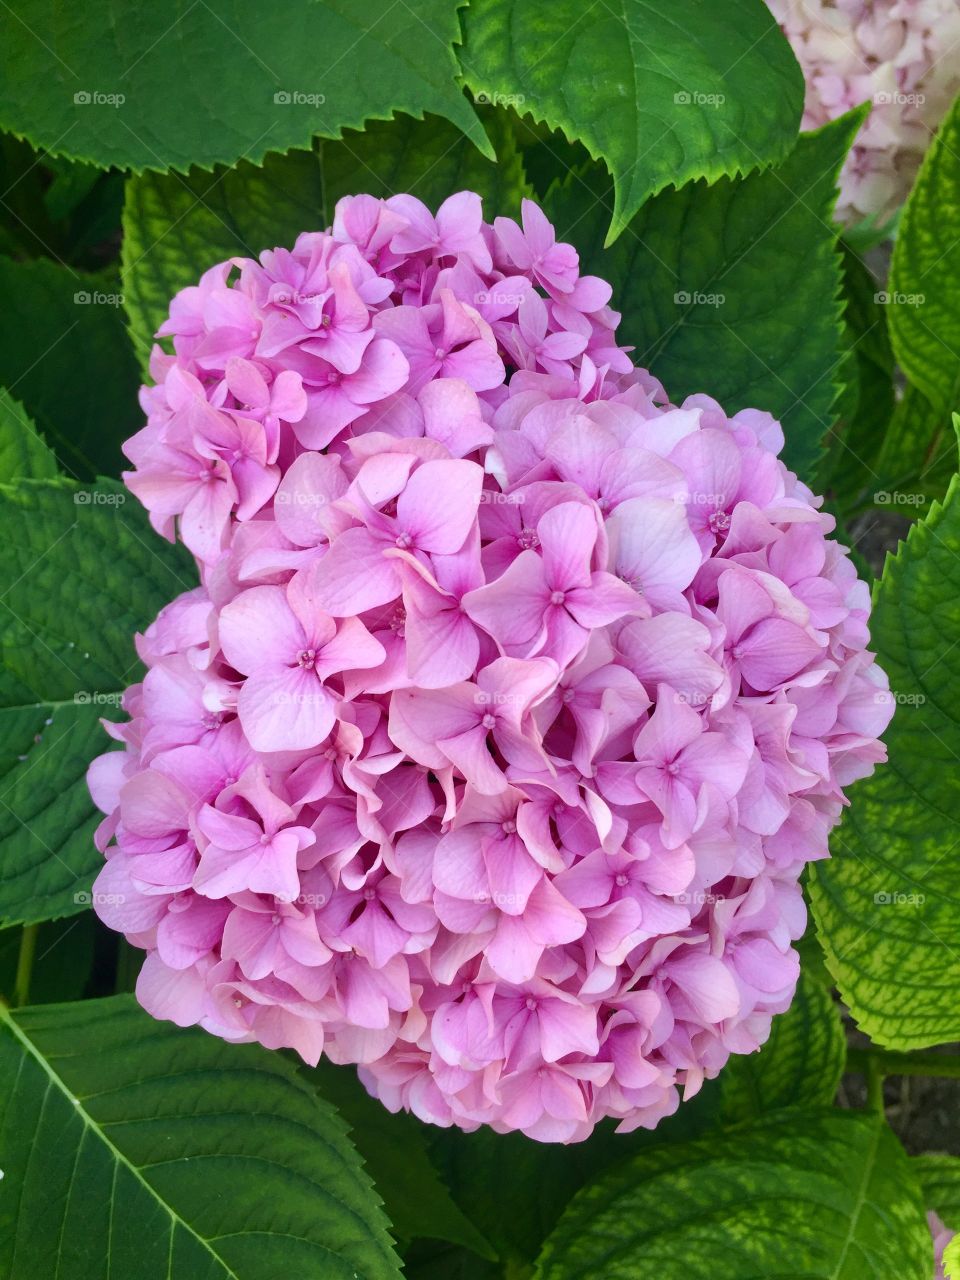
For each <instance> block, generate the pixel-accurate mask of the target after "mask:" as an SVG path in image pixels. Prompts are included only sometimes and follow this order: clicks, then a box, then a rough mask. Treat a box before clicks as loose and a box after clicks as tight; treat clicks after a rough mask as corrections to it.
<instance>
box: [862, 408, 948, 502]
mask: <svg viewBox="0 0 960 1280" xmlns="http://www.w3.org/2000/svg"><path fill="white" fill-rule="evenodd" d="M956 461H957V445H956V435H955V433H954V430H953V428H952V426H951V425H950V414H949V413H943V412H941V411H940V410H938V409H935V408H934V407H933V405H932V404H931V403H930V401H929V400H928V399H927V398H926V396H924V394H923V392H921V391H918V390H917V388H916V387H915V386H913V385H912V384H911V383H908V384H907V386H906V387H905V388H904V390H903V394H902V395H901V397H900V399H899V400H898V401H897V403H896V406H895V408H894V411H893V415H892V416H891V419H890V424H889V426H888V428H887V431H886V434H885V436H884V438H883V445H882V447H881V449H880V452H879V454H878V456H877V459H876V461H875V462H874V464H873V470H874V472H875V474H874V476H873V477H872V486H873V493H872V495H871V496H872V498H873V502H874V504H875V505H876V506H878V507H888V508H892V509H893V510H896V511H900V512H901V513H903V514H906V515H909V516H911V517H913V516H916V515H917V514H921V515H922V514H923V513H924V512H925V511H926V506H927V503H928V501H929V500H930V499H931V498H942V497H943V496H944V494H945V493H946V491H947V485H948V484H949V483H950V480H951V479H952V477H953V473H954V471H955V470H956Z"/></svg>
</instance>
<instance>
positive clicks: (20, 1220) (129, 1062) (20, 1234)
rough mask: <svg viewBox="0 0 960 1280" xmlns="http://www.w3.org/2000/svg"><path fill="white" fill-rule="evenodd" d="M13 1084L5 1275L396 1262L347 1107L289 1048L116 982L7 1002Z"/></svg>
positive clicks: (335, 1273) (222, 1271)
mask: <svg viewBox="0 0 960 1280" xmlns="http://www.w3.org/2000/svg"><path fill="white" fill-rule="evenodd" d="M0 1082H2V1084H0V1148H2V1150H3V1168H4V1194H3V1196H0V1274H3V1275H6V1276H11V1277H12V1276H16V1278H17V1280H51V1277H53V1276H62V1277H69V1280H102V1278H103V1277H104V1276H115V1277H119V1278H122V1280H128V1277H129V1278H131V1280H132V1278H133V1277H136V1280H291V1278H292V1277H296V1280H396V1277H398V1276H399V1274H400V1272H399V1268H398V1265H397V1261H396V1258H395V1255H394V1253H393V1250H392V1248H391V1245H390V1239H389V1236H388V1235H387V1223H386V1219H385V1218H384V1216H383V1214H382V1212H381V1211H380V1208H379V1205H378V1201H377V1199H376V1196H375V1193H374V1191H373V1188H372V1186H371V1184H370V1180H369V1178H368V1177H367V1176H366V1174H365V1173H364V1172H363V1169H362V1167H361V1163H360V1159H359V1157H358V1155H357V1153H356V1151H355V1150H354V1148H353V1146H352V1144H351V1143H350V1142H349V1140H348V1139H347V1137H346V1134H345V1130H344V1126H343V1123H342V1121H341V1120H340V1119H339V1117H338V1116H337V1114H336V1112H335V1111H334V1110H333V1108H332V1107H330V1106H328V1105H327V1104H326V1103H324V1102H322V1101H321V1100H320V1099H318V1098H317V1097H316V1095H315V1094H314V1092H313V1091H312V1090H311V1089H309V1088H308V1087H307V1086H306V1084H305V1083H304V1082H303V1081H302V1080H301V1079H300V1077H299V1076H298V1074H297V1071H296V1068H295V1067H294V1066H293V1065H292V1064H291V1063H289V1062H287V1061H286V1059H285V1058H283V1057H282V1056H281V1055H280V1054H278V1053H269V1052H267V1051H266V1050H263V1049H261V1048H259V1046H254V1045H228V1044H225V1043H224V1042H223V1041H221V1040H218V1039H217V1038H216V1037H214V1036H211V1035H208V1034H207V1033H206V1032H203V1031H200V1030H199V1029H195V1028H193V1029H190V1030H181V1029H179V1028H177V1027H173V1026H171V1025H170V1024H169V1023H165V1024H158V1023H156V1022H154V1021H153V1020H152V1019H151V1018H150V1017H148V1015H147V1014H146V1013H144V1012H143V1011H142V1010H141V1009H140V1008H139V1007H138V1006H137V1005H136V1003H135V1002H134V1000H133V999H132V998H131V997H129V996H115V997H112V998H111V999H108V1000H95V1001H85V1002H81V1003H80V1004H69V1005H47V1006H42V1007H38V1008H33V1009H23V1010H20V1011H19V1012H17V1013H13V1014H11V1013H9V1012H8V1011H6V1010H0Z"/></svg>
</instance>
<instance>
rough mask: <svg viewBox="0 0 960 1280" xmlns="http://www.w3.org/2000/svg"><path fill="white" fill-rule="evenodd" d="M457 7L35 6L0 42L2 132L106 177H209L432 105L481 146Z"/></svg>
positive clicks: (47, 2)
mask: <svg viewBox="0 0 960 1280" xmlns="http://www.w3.org/2000/svg"><path fill="white" fill-rule="evenodd" d="M458 7H459V0H419V3H418V4H417V6H416V9H415V10H414V9H411V8H409V7H407V6H406V5H398V4H396V3H395V2H394V0H368V2H367V3H366V4H365V5H364V8H363V12H362V13H360V12H358V11H357V10H356V9H355V8H354V7H353V6H352V5H350V4H349V3H348V0H306V3H304V4H302V5H300V6H298V7H297V9H296V10H295V11H291V10H290V9H289V8H287V7H284V6H273V5H265V4H258V3H256V2H255V0H234V2H233V3H231V4H225V3H224V0H203V3H199V4H193V5H189V6H182V7H181V8H180V9H179V11H172V10H171V9H170V8H169V7H167V6H166V5H162V4H152V5H139V6H137V8H136V9H135V10H130V9H124V7H123V6H117V5H114V4H112V3H110V0H90V3H89V4H88V5H86V6H85V8H84V11H83V13H82V14H81V13H80V12H79V11H75V10H68V9H63V8H62V7H61V6H60V5H58V4H56V3H54V0H22V2H21V3H20V4H19V5H18V8H17V15H16V18H17V20H16V21H9V22H7V23H6V24H5V31H4V37H5V38H4V41H3V45H2V47H0V127H3V128H6V129H9V130H10V131H11V132H12V133H15V134H17V135H19V136H24V137H27V138H29V139H30V141H31V142H32V143H33V144H34V145H35V146H37V147H42V148H44V149H45V150H47V151H49V152H51V153H52V154H54V155H66V156H70V157H72V158H73V159H77V160H89V161H92V162H93V163H94V164H97V165H100V166H101V167H102V168H109V167H110V166H111V165H115V166H117V167H118V168H121V169H133V170H134V171H136V172H140V171H141V170H143V169H158V170H163V169H177V170H179V171H181V172H186V170H187V169H189V168H190V166H191V165H202V166H203V167H204V168H210V167H212V166H213V165H214V164H233V163H234V161H236V160H239V159H241V158H243V159H247V160H250V161H252V162H253V163H258V162H259V161H261V160H262V159H263V157H264V156H265V155H266V154H267V153H268V152H270V151H286V150H288V149H289V148H291V147H298V146H300V147H302V146H307V145H308V144H309V142H310V139H311V137H312V136H313V135H314V134H317V133H319V134H323V135H324V136H325V137H338V136H339V134H340V130H341V129H343V128H344V127H347V126H349V127H352V128H359V127H360V126H361V125H362V124H363V123H364V121H365V120H368V119H370V118H372V117H373V118H377V119H386V118H389V116H390V115H391V114H392V113H393V112H394V111H407V112H409V113H411V114H413V115H420V114H421V113H422V112H424V111H433V112H435V113H436V114H437V115H442V116H445V117H447V118H448V119H450V120H452V121H453V122H454V123H455V124H457V125H458V126H459V127H460V128H461V129H462V130H463V131H464V132H465V133H467V134H468V135H469V136H470V137H471V138H473V140H474V142H475V143H476V144H477V145H478V146H479V147H481V148H485V147H486V146H487V142H486V138H485V136H484V133H483V129H482V128H481V126H480V124H479V121H478V120H477V118H476V116H475V115H474V114H473V112H472V110H471V109H470V106H469V104H468V102H467V101H466V99H465V98H464V96H463V94H462V93H461V91H460V90H459V88H458V87H457V84H456V80H455V76H456V72H457V64H456V60H455V58H454V52H453V47H452V45H453V42H454V41H455V40H457V39H458V36H459V25H458V16H457V9H458Z"/></svg>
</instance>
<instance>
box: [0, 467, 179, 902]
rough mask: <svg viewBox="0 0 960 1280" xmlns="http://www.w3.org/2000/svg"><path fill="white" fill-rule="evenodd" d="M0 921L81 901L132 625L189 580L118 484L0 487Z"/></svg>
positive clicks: (130, 654)
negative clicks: (102, 757)
mask: <svg viewBox="0 0 960 1280" xmlns="http://www.w3.org/2000/svg"><path fill="white" fill-rule="evenodd" d="M0 581H2V582H3V583H4V584H5V589H4V591H3V593H2V595H0V923H3V924H13V923H20V922H32V921H36V920H46V919H50V918H52V917H55V916H63V915H72V914H74V913H75V912H77V911H80V910H82V909H84V907H85V906H86V905H87V903H88V902H89V894H88V893H86V890H87V889H89V882H90V879H91V878H92V875H93V872H94V870H95V869H96V868H97V866H98V865H99V863H100V856H99V854H98V853H97V852H96V850H95V849H94V846H93V832H94V830H95V828H96V825H97V822H98V821H99V815H98V814H97V812H96V811H95V809H94V806H93V802H92V801H91V799H90V797H89V795H88V793H87V786H86V781H85V774H86V769H87V765H88V764H89V762H90V760H91V759H92V758H93V756H95V755H98V754H99V753H101V752H102V751H105V750H106V749H107V748H108V746H109V745H110V744H109V739H108V738H107V736H106V734H105V733H104V732H103V729H102V727H101V726H100V724H99V720H100V717H102V716H104V715H106V716H108V717H111V716H112V717H114V718H115V717H116V715H117V711H118V708H119V698H120V694H121V693H122V691H123V690H124V689H125V688H126V687H127V685H129V684H131V683H133V682H134V681H135V680H136V679H137V675H138V667H139V664H138V661H137V657H136V653H135V651H134V647H133V634H134V632H135V631H136V630H137V629H139V628H142V627H144V626H145V625H146V624H147V623H148V622H150V621H151V620H152V618H153V617H154V615H155V614H156V613H157V611H158V610H159V609H160V608H161V607H162V606H163V605H164V604H166V603H167V602H168V601H169V600H170V599H171V598H172V597H173V596H174V595H176V594H178V593H179V592H180V591H182V590H185V589H188V588H189V587H191V586H192V585H193V584H194V581H195V576H194V570H193V568H192V564H191V561H190V557H189V556H188V555H187V554H186V552H185V551H184V550H183V548H182V547H179V546H177V547H171V546H169V544H167V543H166V542H164V541H162V540H161V539H160V538H158V537H157V536H156V534H155V533H154V532H153V531H152V530H151V528H150V526H149V524H148V523H147V519H146V516H145V514H144V512H143V510H142V508H141V507H140V506H139V504H138V503H137V502H136V501H135V500H134V499H133V498H132V497H130V495H128V494H127V493H126V492H125V491H124V490H123V489H122V488H121V487H120V486H119V485H117V484H115V483H113V482H111V481H101V482H100V484H99V485H98V486H97V487H96V488H82V487H81V486H78V485H75V484H72V483H71V482H69V481H66V480H61V481H56V480H29V481H21V482H18V484H17V485H16V487H13V486H7V485H0Z"/></svg>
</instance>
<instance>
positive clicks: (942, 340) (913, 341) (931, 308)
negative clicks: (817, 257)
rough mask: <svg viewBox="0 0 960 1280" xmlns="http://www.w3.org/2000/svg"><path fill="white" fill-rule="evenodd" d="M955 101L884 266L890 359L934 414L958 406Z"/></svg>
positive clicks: (958, 130) (959, 199)
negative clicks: (887, 268)
mask: <svg viewBox="0 0 960 1280" xmlns="http://www.w3.org/2000/svg"><path fill="white" fill-rule="evenodd" d="M958 277H960V98H958V99H957V101H956V102H955V103H954V104H953V108H952V110H951V111H950V113H949V114H948V115H947V116H946V118H945V119H944V121H943V123H942V124H941V125H940V129H939V131H938V133H937V136H936V138H935V139H934V140H933V143H932V144H931V146H930V149H929V151H928V152H927V154H926V156H925V157H924V160H923V164H922V166H921V168H920V173H919V175H918V176H917V181H916V184H915V185H914V188H913V191H912V192H911V194H910V198H909V200H908V201H907V204H906V206H905V208H904V212H903V218H902V220H901V222H900V230H899V232H898V234H897V239H896V243H895V245H894V251H893V259H892V262H891V264H890V290H889V297H890V302H889V304H888V305H889V310H890V333H891V337H892V340H893V349H894V352H895V353H896V357H897V360H898V362H899V364H900V366H901V367H902V369H903V371H904V372H905V373H906V375H907V377H908V378H909V379H910V381H911V382H912V383H914V385H915V386H917V387H919V389H920V390H921V391H922V392H923V394H924V395H925V396H926V398H927V399H928V400H929V401H930V403H931V405H933V407H934V408H935V409H938V410H940V411H941V412H949V411H952V410H953V409H955V408H956V407H957V404H958V402H960V296H958V294H957V288H956V281H957V279H958Z"/></svg>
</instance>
